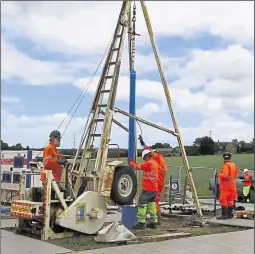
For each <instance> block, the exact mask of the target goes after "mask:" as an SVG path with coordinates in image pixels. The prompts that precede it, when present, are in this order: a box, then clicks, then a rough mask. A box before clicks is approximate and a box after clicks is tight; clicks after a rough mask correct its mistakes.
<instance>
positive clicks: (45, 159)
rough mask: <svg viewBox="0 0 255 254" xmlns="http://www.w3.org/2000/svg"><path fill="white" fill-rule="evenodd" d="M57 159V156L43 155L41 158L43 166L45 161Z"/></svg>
mask: <svg viewBox="0 0 255 254" xmlns="http://www.w3.org/2000/svg"><path fill="white" fill-rule="evenodd" d="M56 159H57V156H55V157H44V158H43V165H44V166H45V164H46V163H47V161H49V160H56Z"/></svg>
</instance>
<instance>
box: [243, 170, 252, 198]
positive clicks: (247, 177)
mask: <svg viewBox="0 0 255 254" xmlns="http://www.w3.org/2000/svg"><path fill="white" fill-rule="evenodd" d="M253 188H254V183H253V180H252V174H251V173H250V172H249V171H248V172H246V173H244V183H243V195H244V198H245V199H246V201H247V200H248V199H249V197H250V190H251V189H253Z"/></svg>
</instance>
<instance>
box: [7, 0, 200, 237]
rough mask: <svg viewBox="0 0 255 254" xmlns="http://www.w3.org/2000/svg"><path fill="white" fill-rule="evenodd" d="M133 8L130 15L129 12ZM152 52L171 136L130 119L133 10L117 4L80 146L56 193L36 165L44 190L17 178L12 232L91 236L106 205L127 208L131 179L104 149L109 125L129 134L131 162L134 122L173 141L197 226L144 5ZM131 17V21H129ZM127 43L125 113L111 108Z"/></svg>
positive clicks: (130, 172) (132, 185) (55, 187)
mask: <svg viewBox="0 0 255 254" xmlns="http://www.w3.org/2000/svg"><path fill="white" fill-rule="evenodd" d="M132 3H133V10H132ZM140 3H141V7H142V11H143V14H144V18H145V22H146V26H147V30H148V33H149V36H150V41H151V45H152V49H153V52H154V55H155V59H156V62H157V66H158V71H159V74H160V77H161V81H162V85H163V89H164V92H165V96H166V100H167V104H168V107H169V112H170V116H171V118H172V121H173V126H174V130H169V129H168V128H164V127H162V126H158V125H156V124H154V123H151V122H148V121H146V120H143V119H141V118H139V117H137V116H136V114H135V80H136V72H135V37H136V36H138V35H139V34H137V33H136V31H135V22H136V17H135V14H136V5H135V2H134V1H123V3H122V7H121V10H120V14H119V16H118V21H117V25H116V28H115V32H114V35H113V38H112V42H111V45H110V47H109V51H108V54H107V57H106V60H105V64H104V67H103V70H102V74H101V77H100V80H99V83H98V86H97V90H96V92H95V95H94V99H93V103H92V106H91V109H90V112H89V116H88V118H87V122H86V125H85V128H84V132H83V134H82V137H81V141H80V146H79V149H78V150H77V153H76V155H75V157H74V159H70V160H68V161H69V163H68V165H67V166H66V167H65V168H64V171H63V175H62V182H63V183H64V186H65V188H64V191H63V190H60V189H59V187H58V185H57V184H56V182H55V181H54V178H53V176H52V172H51V171H49V170H47V171H44V170H43V166H42V165H41V164H37V165H33V167H32V169H33V170H32V174H34V175H38V174H39V172H41V173H43V174H45V178H46V185H45V186H44V187H38V188H33V189H32V190H26V189H25V177H26V175H25V173H24V172H23V173H22V175H21V181H20V188H19V200H15V201H13V202H12V206H11V212H12V214H13V215H15V216H17V217H18V218H19V225H18V228H17V232H18V233H20V232H22V231H26V230H30V231H32V232H34V233H38V234H40V235H41V239H42V240H47V239H54V238H61V237H66V236H70V235H73V234H75V233H76V232H80V233H86V234H94V233H96V232H98V231H99V230H100V229H101V228H102V226H103V225H104V223H105V221H106V214H107V204H110V203H115V204H117V205H131V204H133V203H134V198H135V195H136V193H137V175H136V173H135V170H134V169H132V168H131V167H130V166H129V165H127V163H126V162H122V161H120V160H119V159H118V160H115V161H110V162H109V161H108V159H107V157H108V149H109V146H110V145H116V144H111V143H110V140H111V128H112V124H113V123H115V124H117V125H118V126H119V127H121V128H123V129H124V130H126V131H128V132H129V151H128V152H129V154H128V155H129V158H131V159H135V158H136V135H135V121H138V122H141V123H143V124H146V125H149V126H152V127H154V128H157V129H159V130H162V131H164V132H167V133H169V134H171V135H173V136H175V137H176V138H177V140H178V143H179V147H180V149H181V153H182V159H183V163H184V166H185V168H186V171H187V177H188V180H189V183H190V186H191V189H192V192H193V198H194V201H195V205H196V208H197V213H198V215H199V219H200V220H199V221H200V222H201V223H203V215H202V211H201V209H200V205H199V201H198V196H197V192H196V188H195V185H194V181H193V178H192V171H191V169H190V166H189V163H188V159H187V156H186V153H185V149H184V146H183V142H182V139H181V134H180V131H179V128H178V125H177V121H176V118H175V114H174V110H173V108H172V101H171V97H170V92H169V89H168V85H167V82H166V78H165V76H164V73H163V69H162V64H161V61H160V58H159V54H158V51H157V48H156V43H155V40H154V34H153V30H152V26H151V22H150V19H149V15H148V11H147V7H146V5H145V3H144V1H140ZM132 14H133V17H132ZM126 35H128V41H129V64H130V65H129V66H130V102H129V103H130V107H129V112H125V111H123V110H121V109H118V108H116V107H115V100H116V93H117V87H118V79H119V74H120V67H121V62H122V53H123V48H124V42H125V37H126ZM114 113H119V114H122V115H125V116H127V117H129V129H127V128H126V127H125V126H123V125H122V124H121V123H119V122H118V121H116V120H115V119H114ZM96 139H98V143H99V147H98V149H97V153H96V158H95V159H94V151H95V149H94V143H95V140H96Z"/></svg>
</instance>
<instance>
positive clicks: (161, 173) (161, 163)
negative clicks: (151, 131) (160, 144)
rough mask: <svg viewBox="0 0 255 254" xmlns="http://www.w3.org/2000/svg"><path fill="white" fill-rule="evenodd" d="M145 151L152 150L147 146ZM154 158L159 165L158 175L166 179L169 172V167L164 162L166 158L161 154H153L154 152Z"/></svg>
mask: <svg viewBox="0 0 255 254" xmlns="http://www.w3.org/2000/svg"><path fill="white" fill-rule="evenodd" d="M144 148H145V149H148V150H151V147H150V146H145V147H144ZM152 158H153V159H154V160H155V161H156V162H157V163H158V165H159V169H158V175H159V177H160V178H162V177H164V176H165V174H166V172H167V165H166V162H165V160H164V157H163V156H162V155H161V154H160V153H153V152H152Z"/></svg>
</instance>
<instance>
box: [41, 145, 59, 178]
mask: <svg viewBox="0 0 255 254" xmlns="http://www.w3.org/2000/svg"><path fill="white" fill-rule="evenodd" d="M58 156H59V153H58V151H57V148H56V146H55V144H54V143H53V142H50V143H49V144H48V145H47V146H46V147H45V148H44V151H43V166H44V170H52V175H53V177H54V179H55V181H56V182H60V181H61V175H62V168H61V165H59V164H58V163H57V160H58Z"/></svg>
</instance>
